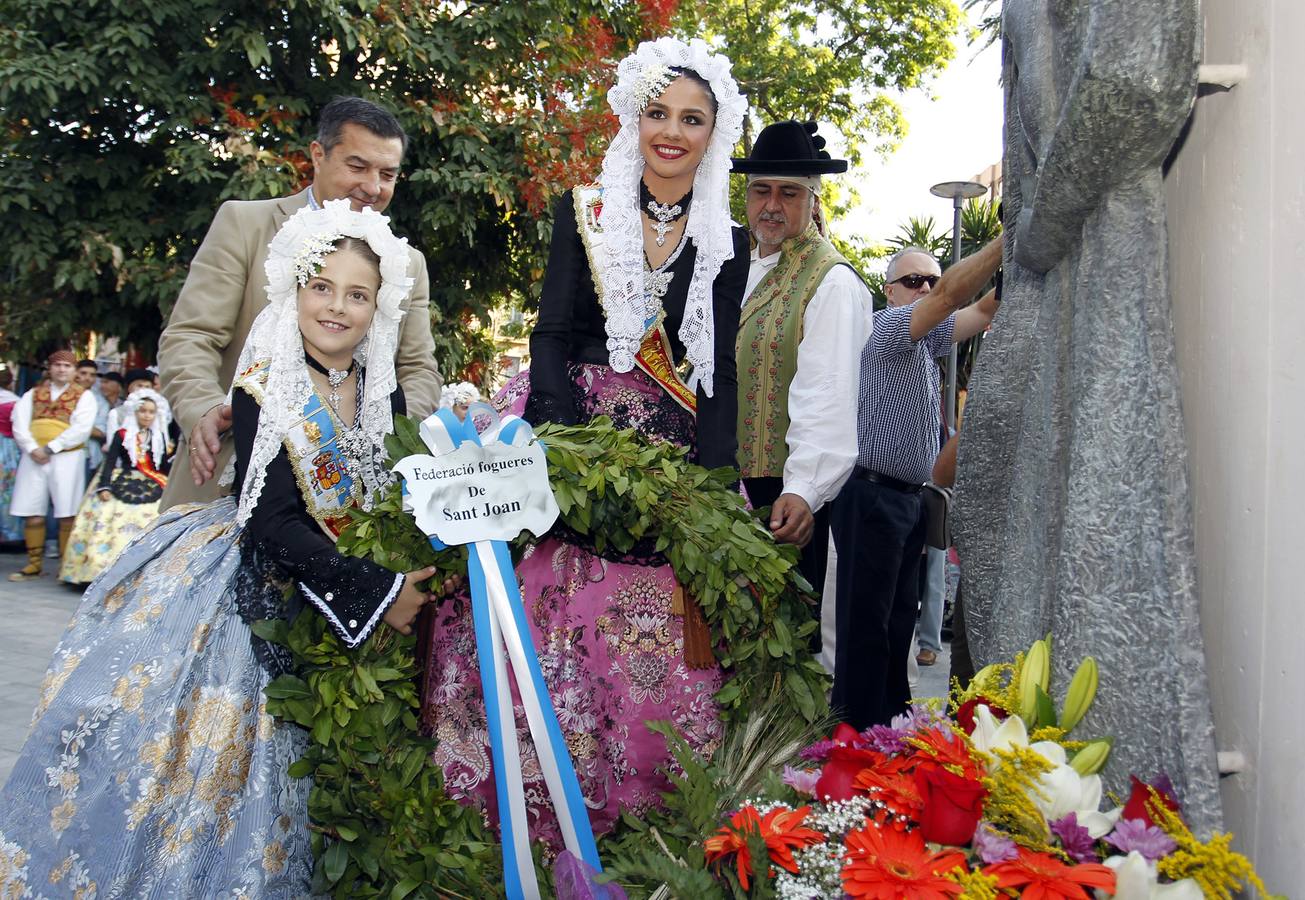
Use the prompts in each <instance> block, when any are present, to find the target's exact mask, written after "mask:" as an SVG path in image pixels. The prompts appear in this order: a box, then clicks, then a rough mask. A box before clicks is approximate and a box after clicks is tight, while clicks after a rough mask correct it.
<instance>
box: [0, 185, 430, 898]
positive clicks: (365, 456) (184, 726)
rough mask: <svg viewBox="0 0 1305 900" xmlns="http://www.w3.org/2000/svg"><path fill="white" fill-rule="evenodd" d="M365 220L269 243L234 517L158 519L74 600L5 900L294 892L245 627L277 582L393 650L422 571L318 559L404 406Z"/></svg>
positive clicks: (374, 231) (281, 785) (297, 799)
mask: <svg viewBox="0 0 1305 900" xmlns="http://www.w3.org/2000/svg"><path fill="white" fill-rule="evenodd" d="M386 222H387V220H386V219H385V218H384V217H382V216H381V215H379V214H378V213H374V212H372V211H371V210H363V211H362V212H351V211H350V210H349V203H348V201H345V200H340V201H336V202H329V203H327V204H326V207H325V208H324V209H321V210H312V209H304V210H301V211H300V212H298V213H296V214H295V215H294V216H293V217H291V218H290V219H289V220H288V221H287V222H286V223H285V225H284V226H282V228H281V230H280V231H279V232H278V233H277V235H276V237H275V238H274V239H273V241H272V244H271V246H270V251H269V255H268V261H267V274H268V285H269V287H268V293H269V298H270V301H271V302H270V304H269V306H268V307H267V308H266V309H265V310H264V311H263V312H262V313H261V314H260V315H259V316H258V318H257V319H256V320H255V323H254V326H253V329H252V330H251V332H250V335H249V338H248V340H247V342H246V344H245V349H244V352H243V354H242V356H241V362H240V365H239V367H238V368H237V372H238V373H239V374H238V375H237V377H236V379H235V384H234V386H233V389H232V406H233V417H234V430H235V437H236V465H235V478H236V483H237V487H238V490H237V496H238V498H239V499H238V501H237V499H235V498H224V499H222V500H218V501H216V502H214V503H212V504H209V505H205V506H181V507H177V508H175V509H173V510H169V511H168V512H167V513H165V514H164V515H163V516H161V517H160V518H159V519H158V520H157V522H156V524H155V525H154V526H153V527H152V528H151V529H150V530H149V531H147V532H146V533H145V534H143V535H141V536H140V537H139V538H138V539H137V540H135V541H134V542H132V543H131V544H130V545H129V546H128V547H127V548H126V550H124V551H123V553H122V554H121V555H120V556H119V557H118V558H117V559H116V560H115V561H114V562H113V563H112V564H111V565H110V567H109V568H108V569H107V570H106V571H105V573H104V574H103V575H102V576H101V577H100V578H99V579H97V580H96V581H95V583H94V584H92V586H91V587H90V589H89V590H88V591H87V592H86V595H85V597H84V599H83V601H82V605H81V608H80V609H79V611H78V613H77V616H76V618H75V619H74V620H73V622H72V624H71V625H70V626H69V629H68V631H67V633H66V634H65V635H64V637H63V640H62V641H61V642H60V645H59V648H58V650H57V651H56V652H55V657H54V662H53V664H52V665H51V667H50V670H49V673H48V674H47V675H46V678H45V682H44V684H43V685H42V689H41V696H40V702H39V705H38V706H37V709H36V713H35V718H34V723H33V726H32V731H31V734H30V735H29V737H28V740H27V743H26V744H25V745H24V747H23V749H22V752H21V755H20V756H19V758H18V761H17V763H16V764H15V766H14V769H13V772H12V774H11V775H10V777H9V781H8V783H7V784H6V785H5V787H4V789H3V792H0V872H4V873H5V877H6V878H7V881H6V884H7V888H8V891H9V893H10V894H12V895H13V896H20V897H22V896H28V894H29V893H31V894H34V895H38V896H44V895H46V894H48V893H50V891H51V890H55V891H57V892H58V893H59V894H60V895H62V896H73V895H76V894H79V893H81V894H96V895H98V896H110V897H133V898H140V897H150V898H165V897H166V898H173V897H195V896H205V897H300V896H305V895H308V894H310V893H311V891H310V889H309V888H310V878H311V874H312V869H313V857H312V852H311V847H310V843H309V832H308V815H307V801H308V792H309V790H310V788H311V783H310V781H309V780H308V779H295V778H291V777H290V776H289V774H288V771H287V770H288V768H289V765H290V763H291V762H293V761H294V760H295V759H296V758H297V757H299V756H300V755H301V754H302V752H303V750H304V749H305V744H306V741H305V735H304V733H303V732H302V730H301V729H299V728H298V727H297V726H294V725H287V724H285V723H283V722H280V721H276V720H274V719H272V718H271V717H270V716H268V715H267V713H266V712H265V710H264V699H263V688H264V687H265V686H266V685H267V683H268V682H269V681H270V680H271V679H272V678H273V677H275V675H277V674H279V673H280V672H281V671H283V669H284V665H285V662H284V660H283V658H282V656H281V655H280V653H279V652H278V650H279V648H277V647H274V646H270V645H267V644H264V643H262V642H261V641H260V640H259V639H258V638H256V637H255V636H254V635H253V633H252V631H251V630H250V627H249V626H250V623H251V622H253V621H255V620H258V619H266V618H274V617H288V615H289V613H290V612H291V611H289V610H287V609H286V601H285V600H284V599H283V598H284V596H285V594H284V593H283V590H282V585H283V584H285V583H289V584H290V585H293V586H294V590H293V592H292V593H291V595H290V596H291V597H292V598H293V599H292V601H291V602H292V603H298V604H303V603H307V604H308V605H310V606H312V607H314V608H315V610H316V612H317V613H320V614H321V615H323V616H325V617H326V618H327V619H328V620H329V621H330V623H331V625H332V626H333V628H334V629H335V630H336V632H337V633H338V634H339V635H340V637H341V638H342V639H343V641H344V642H345V643H346V644H347V645H348V646H350V647H353V646H356V645H357V644H358V643H359V642H361V641H362V640H364V639H365V638H366V637H367V636H368V635H369V634H370V633H371V632H372V630H373V629H374V628H376V627H377V626H378V624H379V623H380V622H381V621H382V620H383V621H385V622H386V623H388V624H389V625H390V626H391V627H394V628H397V629H398V630H400V631H403V632H405V633H406V632H408V631H410V625H411V622H412V620H413V618H414V617H415V616H416V614H417V612H418V610H419V609H420V607H421V606H422V605H423V604H424V603H425V602H426V601H427V600H428V599H429V598H428V596H427V595H426V594H424V593H422V592H421V591H420V590H419V589H418V587H417V584H418V582H420V581H421V580H423V579H425V578H428V577H429V576H430V574H431V573H432V571H433V570H424V571H418V572H412V573H409V574H407V575H403V574H395V573H392V572H388V571H386V570H385V569H382V568H381V567H379V566H377V565H375V564H373V563H370V562H367V561H364V560H361V559H353V558H347V557H344V556H341V555H340V554H339V553H338V552H337V551H336V549H335V535H336V528H337V527H338V526H339V524H340V518H341V512H342V509H343V507H345V506H347V505H348V504H351V503H355V502H366V500H365V498H366V497H369V496H370V493H371V491H372V489H374V488H375V487H377V486H378V484H379V483H380V479H382V478H384V477H386V474H385V472H384V469H383V468H382V463H383V460H384V451H383V450H382V448H381V444H382V439H383V438H384V436H385V434H387V433H389V432H391V431H392V429H393V414H394V413H395V412H401V411H402V410H403V408H404V404H403V396H402V394H401V392H400V390H399V387H398V383H397V381H396V379H395V374H394V354H395V346H396V340H397V335H398V327H399V319H400V317H401V312H400V309H399V304H400V301H401V300H402V299H403V297H404V296H405V295H406V294H407V292H408V291H409V289H410V288H411V285H412V280H411V279H410V278H408V277H407V269H408V250H407V246H406V244H405V243H404V242H403V241H401V240H399V239H397V238H395V237H394V235H393V234H392V233H391V232H390V230H389V228H388V226H387V224H386ZM324 470H329V471H330V473H331V477H330V478H319V477H317V475H318V473H320V472H322V471H324ZM337 475H338V476H339V477H338V478H337V477H336V476H337ZM306 614H311V613H306Z"/></svg>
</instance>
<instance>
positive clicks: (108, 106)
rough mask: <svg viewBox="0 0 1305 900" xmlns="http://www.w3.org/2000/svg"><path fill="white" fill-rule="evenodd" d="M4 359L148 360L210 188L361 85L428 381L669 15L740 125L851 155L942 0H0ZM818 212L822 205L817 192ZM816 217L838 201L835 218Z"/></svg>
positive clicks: (278, 174)
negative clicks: (829, 128) (54, 349)
mask: <svg viewBox="0 0 1305 900" xmlns="http://www.w3.org/2000/svg"><path fill="white" fill-rule="evenodd" d="M0 12H3V21H4V25H3V26H0V125H3V130H2V131H0V172H2V173H3V185H4V190H3V191H0V213H3V214H5V215H6V217H7V219H8V222H9V223H10V226H11V227H10V240H9V243H8V247H7V251H8V252H7V253H6V255H5V264H4V266H3V267H0V316H3V319H2V320H0V321H2V322H3V324H2V325H0V351H5V352H7V353H8V354H10V355H28V354H32V353H34V352H36V351H37V350H38V349H39V348H41V347H42V346H43V345H46V344H48V343H50V342H53V341H62V340H67V339H68V338H69V337H71V336H75V335H78V334H81V333H84V332H86V331H88V330H92V329H93V330H96V331H100V332H102V333H106V334H111V335H118V336H120V337H123V338H125V339H127V340H129V341H132V342H135V343H136V344H138V345H139V346H141V347H142V348H143V349H144V350H145V352H146V353H147V354H148V353H149V352H150V351H151V350H152V349H153V346H154V342H155V339H156V338H157V335H158V332H159V330H160V329H161V327H162V324H163V321H164V319H165V317H166V315H167V313H168V311H169V310H170V308H171V304H172V303H173V301H174V299H175V297H176V295H177V292H178V290H179V289H180V286H181V283H182V281H183V280H184V278H185V274H186V269H187V266H188V265H189V262H190V259H191V257H192V256H193V255H194V252H195V249H196V247H197V246H198V243H199V241H200V240H201V239H202V237H203V235H204V232H205V231H206V229H207V227H208V223H209V222H210V221H211V218H212V215H213V212H214V211H215V209H216V207H217V206H218V204H219V203H221V202H222V201H223V200H226V199H232V198H236V199H248V198H258V197H272V196H278V195H284V194H287V193H290V192H292V191H294V190H297V189H299V188H301V187H303V186H304V185H305V184H306V183H307V181H308V178H309V176H310V166H309V164H308V159H307V156H306V148H307V145H308V143H309V141H310V140H311V139H312V136H313V130H314V120H315V115H316V111H317V110H318V109H320V107H321V106H322V105H323V104H324V103H325V102H326V101H327V100H328V99H329V98H330V97H332V96H335V95H337V94H357V95H362V96H365V97H369V98H371V99H374V100H378V101H379V102H381V103H383V104H385V105H388V106H390V107H391V108H393V109H394V110H395V111H396V113H397V114H398V115H399V118H400V120H401V121H402V122H403V124H404V126H405V128H407V130H408V131H409V133H410V135H411V136H412V144H411V147H410V149H409V154H408V158H407V160H406V161H405V167H404V175H403V178H402V181H401V183H400V185H399V187H398V191H397V194H396V198H395V201H394V203H393V204H392V206H391V207H390V209H389V211H388V212H389V213H390V214H391V215H392V216H393V217H394V220H395V225H396V229H397V230H398V231H399V232H400V233H401V234H404V235H406V236H408V237H409V239H410V240H412V241H413V243H414V244H415V245H416V246H418V247H419V248H421V249H422V250H423V251H424V252H425V253H426V255H427V258H428V261H429V262H430V271H431V294H432V327H433V330H434V332H435V338H436V345H437V352H438V354H439V359H440V361H441V363H442V365H443V366H444V368H445V370H446V373H447V374H450V375H454V376H459V377H467V376H470V377H471V378H472V379H473V380H481V379H480V378H477V374H478V370H479V371H481V372H483V366H484V365H485V363H486V362H487V361H488V360H489V359H490V358H492V355H493V347H492V346H491V345H490V344H489V342H488V341H487V340H485V339H484V338H483V336H481V337H476V336H473V332H472V327H473V324H474V322H473V318H472V317H473V316H475V317H478V319H479V321H480V322H484V321H486V320H487V317H486V316H485V315H484V313H485V311H486V310H487V309H488V308H490V307H491V306H494V305H497V304H500V303H502V302H504V301H505V300H510V302H512V303H513V304H516V305H518V306H522V305H524V306H526V307H528V306H529V305H530V304H531V302H532V298H533V296H534V295H535V294H536V293H537V290H538V284H539V281H540V279H541V277H542V274H543V265H544V260H545V258H546V251H547V246H546V245H547V238H548V229H549V227H550V221H549V218H550V217H549V205H550V200H551V199H552V198H553V197H555V196H556V194H557V193H558V192H559V191H560V190H562V189H564V188H566V187H569V186H571V185H572V184H575V183H578V182H581V181H584V180H587V179H589V178H592V177H593V176H594V175H595V174H596V172H597V167H598V164H599V162H600V160H601V153H602V148H603V146H604V145H605V143H606V140H607V139H608V137H609V136H610V134H611V133H612V129H613V127H614V121H613V120H612V118H611V116H610V115H608V113H607V110H606V104H605V96H606V88H607V86H608V85H609V84H610V81H611V78H612V76H613V73H614V68H615V63H616V61H617V60H619V59H620V57H621V56H623V55H624V54H625V53H627V52H628V51H629V50H630V49H631V48H632V47H633V46H634V44H635V43H636V42H637V41H638V40H641V39H644V38H647V37H651V36H654V35H657V34H663V33H666V32H667V31H670V30H673V31H675V32H677V33H680V34H682V35H684V36H694V35H701V36H703V37H706V38H707V39H708V40H710V41H712V42H713V43H714V44H715V45H717V46H719V47H720V48H721V49H723V50H724V51H725V52H727V53H728V54H729V55H730V56H731V58H732V59H733V60H734V61H735V72H736V74H737V75H738V76H739V78H740V80H741V83H742V84H743V86H744V88H745V89H746V90H747V91H748V93H749V95H750V97H751V100H752V102H753V104H754V110H755V112H756V118H757V120H758V121H760V122H763V123H764V122H769V121H773V120H775V119H780V118H787V117H797V118H808V117H809V118H817V119H821V120H823V121H828V122H832V123H833V125H834V126H835V127H836V128H838V129H839V130H840V131H841V132H842V133H843V135H844V136H845V137H846V138H847V143H848V146H849V150H848V153H849V155H850V156H851V157H852V158H853V159H856V158H857V157H858V156H859V155H860V153H861V151H862V147H863V146H874V147H877V148H882V147H885V146H888V145H891V144H892V143H894V142H895V141H896V140H897V139H898V138H899V137H900V135H901V134H902V133H903V132H904V127H905V126H904V124H903V123H902V121H901V118H900V114H899V113H898V111H897V109H896V107H895V106H894V105H893V104H892V102H891V100H889V99H888V98H887V96H886V94H885V92H886V91H887V90H890V89H900V88H909V87H913V86H916V85H918V84H920V83H921V82H922V80H923V79H924V78H925V77H926V76H927V75H928V74H930V73H931V72H933V71H936V70H937V69H938V68H939V67H940V66H941V65H942V64H944V63H945V62H946V61H947V60H948V59H950V58H951V56H952V54H953V49H952V43H951V39H952V37H953V35H954V34H955V33H956V31H957V29H958V28H959V23H960V14H959V12H958V10H957V7H956V4H955V2H953V0H873V2H866V0H802V2H780V0H746V2H745V0H723V2H720V3H716V4H710V5H708V4H688V3H682V2H680V0H548V2H544V0H531V2H519V3H517V2H514V3H506V2H492V0H456V2H455V0H342V2H330V3H328V2H326V0H289V2H285V3H282V2H272V0H185V2H183V0H157V2H152V3H142V2H139V0H92V2H81V3H76V2H73V0H23V2H19V0H0ZM837 205H838V204H835V206H837ZM830 212H831V214H832V215H837V213H838V210H837V209H836V208H835V209H831V211H830Z"/></svg>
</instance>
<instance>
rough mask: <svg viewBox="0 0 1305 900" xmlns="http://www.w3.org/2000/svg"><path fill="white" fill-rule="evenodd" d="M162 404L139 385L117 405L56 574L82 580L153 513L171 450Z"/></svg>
mask: <svg viewBox="0 0 1305 900" xmlns="http://www.w3.org/2000/svg"><path fill="white" fill-rule="evenodd" d="M171 419H172V417H171V415H170V413H169V409H168V402H167V401H166V400H164V399H163V397H161V396H160V395H159V394H158V393H157V392H156V391H154V390H152V389H150V388H145V389H143V390H139V391H137V392H136V393H135V394H132V395H131V396H130V397H129V398H127V402H126V403H125V404H123V423H124V424H123V426H122V427H121V428H119V429H118V430H117V432H116V433H114V435H113V437H112V439H111V440H110V441H109V449H108V450H107V451H106V453H105V455H104V462H103V463H102V464H101V466H100V471H99V474H98V476H97V477H96V479H95V483H94V484H92V485H91V487H90V489H89V490H88V491H87V492H86V498H85V499H84V500H83V501H82V508H81V510H80V511H79V512H78V513H77V521H75V522H74V523H73V530H72V534H71V535H70V536H69V538H68V548H67V550H65V551H64V555H63V563H62V564H61V565H60V566H59V578H60V580H61V581H66V582H68V583H69V584H86V583H87V582H89V581H91V580H93V579H94V578H95V576H96V575H98V574H100V572H101V571H103V570H104V569H105V568H107V567H108V565H109V563H111V562H113V560H114V559H115V558H116V557H117V555H118V554H119V553H121V552H122V548H123V547H126V546H127V544H128V543H130V542H131V539H132V538H133V537H135V536H136V535H137V534H139V533H140V532H141V531H143V530H144V529H145V528H146V527H147V526H148V525H149V524H150V523H151V522H153V521H154V518H155V517H156V516H157V515H158V514H159V498H160V497H162V496H163V489H164V488H165V487H167V484H168V475H167V471H168V469H169V468H170V462H169V461H170V457H171V448H170V447H169V444H168V437H167V434H168V424H169V423H170V421H171Z"/></svg>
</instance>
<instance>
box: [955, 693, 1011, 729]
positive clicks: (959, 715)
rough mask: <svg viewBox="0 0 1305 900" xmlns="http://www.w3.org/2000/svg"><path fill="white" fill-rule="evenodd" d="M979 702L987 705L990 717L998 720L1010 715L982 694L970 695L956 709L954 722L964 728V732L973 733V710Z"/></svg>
mask: <svg viewBox="0 0 1305 900" xmlns="http://www.w3.org/2000/svg"><path fill="white" fill-rule="evenodd" d="M979 704H983V705H984V706H986V707H988V712H990V713H992V717H993V718H994V719H997V720H998V721H1000V720H1002V719H1004V718H1006V717H1007V716H1009V715H1010V713H1008V712H1006V710H1004V709H1002V708H1001V707H1000V706H998V705H997V704H996V703H993V702H992V701H991V700H989V699H988V698H987V697H985V696H983V695H982V694H980V695H979V696H977V697H972V698H971V699H969V700H966V701H965V702H964V703H962V704H961V705H960V708H959V709H957V710H956V717H955V718H956V724H957V725H959V726H961V727H962V728H964V729H965V733H966V734H974V710H975V707H977V706H978V705H979Z"/></svg>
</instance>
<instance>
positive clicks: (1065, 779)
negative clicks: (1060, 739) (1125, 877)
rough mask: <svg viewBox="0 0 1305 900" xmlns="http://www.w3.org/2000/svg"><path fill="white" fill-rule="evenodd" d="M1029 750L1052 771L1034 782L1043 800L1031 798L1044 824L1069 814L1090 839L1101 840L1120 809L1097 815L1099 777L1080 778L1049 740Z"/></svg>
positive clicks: (1062, 748) (1057, 747)
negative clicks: (1050, 766)
mask: <svg viewBox="0 0 1305 900" xmlns="http://www.w3.org/2000/svg"><path fill="white" fill-rule="evenodd" d="M1032 749H1033V750H1034V752H1036V753H1037V754H1038V755H1039V756H1041V757H1043V758H1044V759H1046V760H1047V762H1049V763H1051V764H1052V765H1053V766H1054V767H1055V768H1053V769H1052V770H1051V771H1050V772H1047V773H1046V774H1044V775H1043V776H1042V777H1041V778H1039V779H1038V787H1040V788H1042V792H1043V793H1044V794H1045V795H1046V796H1045V797H1039V796H1037V795H1036V794H1035V795H1034V796H1033V802H1034V804H1035V805H1036V806H1037V807H1038V809H1039V810H1041V811H1042V814H1043V815H1044V816H1046V818H1047V821H1048V822H1054V821H1056V820H1057V819H1063V818H1064V817H1065V816H1067V815H1069V814H1070V813H1073V814H1074V819H1075V821H1076V822H1078V824H1079V825H1080V826H1082V827H1083V828H1086V829H1087V830H1088V834H1090V835H1092V838H1093V840H1099V839H1100V838H1103V837H1105V836H1106V835H1107V834H1109V833H1110V832H1111V830H1112V829H1113V828H1114V827H1115V822H1117V821H1118V820H1119V814H1120V813H1121V812H1122V810H1120V809H1112V810H1111V811H1110V812H1108V813H1103V812H1101V793H1102V791H1101V776H1100V775H1080V774H1078V772H1076V771H1074V768H1073V767H1072V766H1070V765H1069V763H1068V761H1067V759H1066V756H1065V748H1064V747H1062V746H1060V744H1057V743H1054V742H1052V741H1038V742H1037V743H1036V744H1034V745H1033V747H1032Z"/></svg>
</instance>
